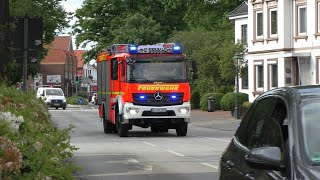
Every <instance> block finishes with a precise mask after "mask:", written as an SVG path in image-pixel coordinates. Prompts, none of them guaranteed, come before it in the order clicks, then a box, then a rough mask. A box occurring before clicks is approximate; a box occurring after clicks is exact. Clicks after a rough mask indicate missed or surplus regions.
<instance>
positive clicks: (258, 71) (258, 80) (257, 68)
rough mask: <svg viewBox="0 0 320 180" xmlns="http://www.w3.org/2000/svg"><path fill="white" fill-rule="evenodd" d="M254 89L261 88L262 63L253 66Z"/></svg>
mask: <svg viewBox="0 0 320 180" xmlns="http://www.w3.org/2000/svg"><path fill="white" fill-rule="evenodd" d="M255 79H256V90H263V65H256V66H255Z"/></svg>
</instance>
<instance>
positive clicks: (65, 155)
mask: <svg viewBox="0 0 320 180" xmlns="http://www.w3.org/2000/svg"><path fill="white" fill-rule="evenodd" d="M71 130H72V127H69V128H67V129H59V128H58V127H57V126H56V125H54V123H52V122H51V120H50V114H49V110H48V107H47V105H46V104H45V103H44V102H43V101H42V100H41V99H38V98H36V96H35V94H34V93H31V92H27V93H26V92H23V91H20V90H17V89H16V88H15V87H7V86H5V85H1V84H0V160H1V161H0V179H73V178H74V177H73V172H74V171H75V170H78V168H77V167H75V166H74V165H73V164H71V163H69V162H67V160H68V159H69V158H71V157H72V153H73V152H74V151H75V150H76V149H77V148H76V147H74V146H72V145H70V138H71V137H70V135H69V133H70V132H71Z"/></svg>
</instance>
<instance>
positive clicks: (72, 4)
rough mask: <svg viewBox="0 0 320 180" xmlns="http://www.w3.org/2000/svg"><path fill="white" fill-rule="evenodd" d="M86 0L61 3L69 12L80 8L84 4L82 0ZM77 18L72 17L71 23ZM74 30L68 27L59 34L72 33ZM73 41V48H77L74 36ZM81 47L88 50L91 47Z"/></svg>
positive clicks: (70, 0)
mask: <svg viewBox="0 0 320 180" xmlns="http://www.w3.org/2000/svg"><path fill="white" fill-rule="evenodd" d="M83 1H84V0H67V1H62V2H61V5H62V6H63V7H64V9H65V10H66V11H67V12H73V13H74V12H75V11H76V10H77V9H78V8H81V5H82V2H83ZM75 21H76V20H75V19H72V20H71V21H70V23H69V24H70V25H73V24H74V23H75ZM71 31H72V29H71V28H67V29H65V30H64V31H63V33H62V34H59V35H68V33H70V32H71ZM72 42H73V48H74V49H76V46H75V37H72ZM79 49H86V50H88V49H89V47H86V48H81V47H79Z"/></svg>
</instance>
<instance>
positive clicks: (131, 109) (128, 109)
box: [126, 107, 139, 114]
mask: <svg viewBox="0 0 320 180" xmlns="http://www.w3.org/2000/svg"><path fill="white" fill-rule="evenodd" d="M126 112H127V113H129V114H138V113H139V108H131V107H128V108H126Z"/></svg>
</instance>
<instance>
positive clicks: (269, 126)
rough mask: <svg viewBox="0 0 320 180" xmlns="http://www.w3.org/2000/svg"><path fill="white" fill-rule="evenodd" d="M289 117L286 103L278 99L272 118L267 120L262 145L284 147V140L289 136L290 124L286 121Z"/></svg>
mask: <svg viewBox="0 0 320 180" xmlns="http://www.w3.org/2000/svg"><path fill="white" fill-rule="evenodd" d="M286 118H287V108H286V105H285V103H284V102H283V101H282V100H281V99H278V101H277V103H276V105H275V108H274V111H273V112H272V115H271V118H270V119H269V120H268V121H266V123H265V124H266V125H265V129H264V135H263V138H262V145H261V146H267V147H279V148H280V149H281V151H283V149H284V142H285V141H286V140H287V138H288V125H287V122H286V123H284V121H285V119H286Z"/></svg>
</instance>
